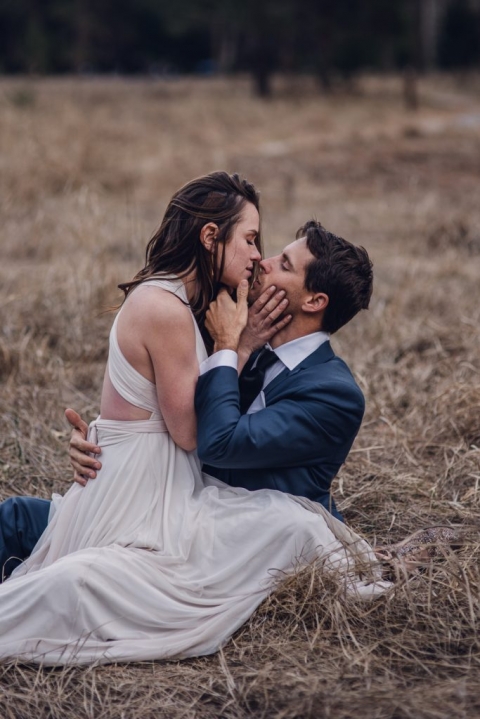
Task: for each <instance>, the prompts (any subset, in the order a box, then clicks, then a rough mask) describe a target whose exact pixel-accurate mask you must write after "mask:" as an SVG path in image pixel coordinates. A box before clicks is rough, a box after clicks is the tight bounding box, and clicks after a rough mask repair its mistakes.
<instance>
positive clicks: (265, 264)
mask: <svg viewBox="0 0 480 719" xmlns="http://www.w3.org/2000/svg"><path fill="white" fill-rule="evenodd" d="M259 265H260V269H261V270H262V272H267V273H268V272H270V258H266V259H264V260H262V261H261V262H259Z"/></svg>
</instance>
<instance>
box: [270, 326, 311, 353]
mask: <svg viewBox="0 0 480 719" xmlns="http://www.w3.org/2000/svg"><path fill="white" fill-rule="evenodd" d="M294 322H295V320H292V321H291V322H290V324H289V325H287V326H286V327H285V329H283V330H281V331H280V332H278V334H276V335H274V337H272V339H271V340H270V347H271V348H272V349H276V348H277V347H281V345H284V344H286V343H287V342H292V340H298V339H300V337H306V335H311V334H313V333H314V332H319V331H320V328H319V327H315V326H312V325H310V324H308V325H303V324H298V325H297V324H294Z"/></svg>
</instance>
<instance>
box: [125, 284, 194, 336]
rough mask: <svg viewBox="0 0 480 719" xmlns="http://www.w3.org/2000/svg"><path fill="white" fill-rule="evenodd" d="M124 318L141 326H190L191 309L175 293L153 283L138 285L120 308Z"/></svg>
mask: <svg viewBox="0 0 480 719" xmlns="http://www.w3.org/2000/svg"><path fill="white" fill-rule="evenodd" d="M122 314H124V315H125V319H126V320H130V321H135V322H138V323H140V324H141V325H142V326H143V325H145V324H147V325H149V326H150V327H151V326H152V324H153V325H155V326H156V327H163V328H168V327H176V328H178V327H179V325H181V326H184V327H185V328H187V327H191V326H192V318H191V311H190V309H189V307H188V305H186V304H185V302H184V301H183V300H182V298H180V297H178V296H177V295H175V294H173V293H172V292H169V291H168V290H164V289H162V288H161V287H156V286H154V285H144V286H142V285H140V286H139V287H137V288H135V290H134V291H133V292H132V293H131V294H130V295H129V296H128V297H127V299H126V301H125V304H124V306H123V308H122Z"/></svg>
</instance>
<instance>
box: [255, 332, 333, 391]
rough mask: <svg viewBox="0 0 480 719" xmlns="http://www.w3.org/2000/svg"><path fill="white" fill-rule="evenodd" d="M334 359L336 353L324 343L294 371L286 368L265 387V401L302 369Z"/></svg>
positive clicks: (328, 343)
mask: <svg viewBox="0 0 480 719" xmlns="http://www.w3.org/2000/svg"><path fill="white" fill-rule="evenodd" d="M333 357H335V353H334V351H333V350H332V347H331V345H330V342H328V341H327V342H323V344H321V345H320V347H319V348H318V349H316V350H315V351H314V352H312V353H311V354H309V355H308V357H305V359H304V360H303V361H302V362H300V364H298V365H297V366H296V367H294V368H293V369H292V370H289V369H288V367H285V369H284V370H283V372H280V374H279V375H277V376H276V377H275V379H274V380H272V381H271V382H270V384H268V385H267V386H266V387H265V390H264V393H265V399H266V400H267V399H268V398H269V397H270V396H271V395H272V393H273V392H274V391H275V389H276V388H277V387H278V386H279V385H280V384H282V382H284V381H285V380H286V379H287V377H292V376H293V375H294V374H296V373H297V372H301V370H302V369H306V368H307V367H313V366H314V365H316V364H323V363H324V362H328V361H329V360H331V359H333Z"/></svg>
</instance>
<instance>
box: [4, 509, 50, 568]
mask: <svg viewBox="0 0 480 719" xmlns="http://www.w3.org/2000/svg"><path fill="white" fill-rule="evenodd" d="M49 511H50V502H49V501H48V500H47V499H38V498H37V497H12V498H11V499H6V500H5V501H4V502H2V503H1V504H0V582H1V581H3V580H4V579H6V578H7V577H9V576H10V574H11V573H12V572H13V570H14V569H15V567H17V566H18V565H19V564H21V563H22V561H23V560H24V559H26V558H27V557H29V556H30V554H31V552H32V550H33V548H34V546H35V545H36V543H37V541H38V540H39V538H40V536H41V535H42V534H43V532H44V530H45V528H46V526H47V524H48V513H49Z"/></svg>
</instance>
